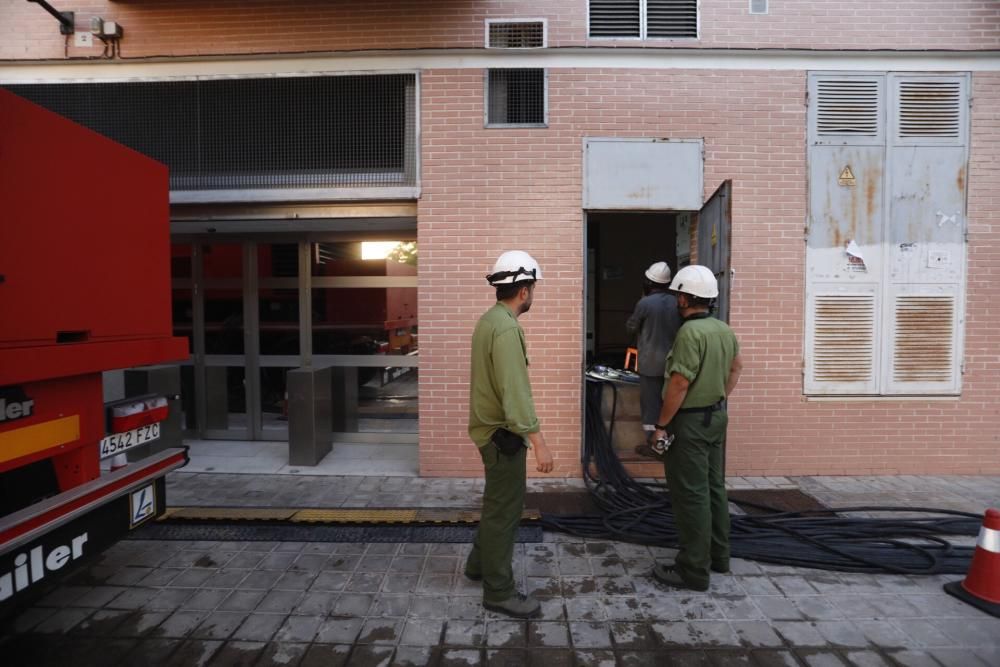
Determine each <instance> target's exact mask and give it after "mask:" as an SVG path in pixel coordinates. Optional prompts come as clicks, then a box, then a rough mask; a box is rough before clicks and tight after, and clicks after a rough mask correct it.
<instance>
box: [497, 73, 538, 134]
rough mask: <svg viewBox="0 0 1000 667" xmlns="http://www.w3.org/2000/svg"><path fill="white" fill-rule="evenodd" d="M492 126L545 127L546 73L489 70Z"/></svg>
mask: <svg viewBox="0 0 1000 667" xmlns="http://www.w3.org/2000/svg"><path fill="white" fill-rule="evenodd" d="M487 76H488V82H487V96H488V100H487V109H488V115H487V122H488V123H489V124H490V125H544V124H545V70H543V69H491V70H487Z"/></svg>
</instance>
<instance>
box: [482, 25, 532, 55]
mask: <svg viewBox="0 0 1000 667" xmlns="http://www.w3.org/2000/svg"><path fill="white" fill-rule="evenodd" d="M489 29H490V31H489V41H488V46H489V48H491V49H540V48H542V47H543V46H545V24H544V23H542V22H541V21H498V22H494V23H490V24H489Z"/></svg>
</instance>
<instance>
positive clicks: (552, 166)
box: [0, 0, 1000, 476]
mask: <svg viewBox="0 0 1000 667" xmlns="http://www.w3.org/2000/svg"><path fill="white" fill-rule="evenodd" d="M0 2H2V3H3V4H0V11H2V12H3V13H4V15H5V16H6V17H8V20H7V21H6V22H5V23H4V25H5V27H6V28H7V29H8V31H10V34H9V35H8V38H7V39H6V40H4V42H3V44H2V45H0V59H8V60H15V61H21V60H37V59H62V58H64V55H65V53H68V54H69V55H70V56H77V55H85V54H87V53H89V51H83V50H79V49H75V48H73V47H69V48H68V50H67V49H66V47H65V46H64V40H63V38H62V37H61V36H60V35H59V34H58V29H57V24H56V22H55V21H54V20H53V19H52V18H51V17H49V16H48V15H46V14H45V13H44V12H42V11H41V10H40V9H39V8H38V7H37V6H35V5H33V4H30V3H25V2H23V1H16V0H0ZM771 4H772V13H771V14H769V15H766V16H750V15H748V13H747V1H746V0H725V1H720V2H713V1H712V0H702V2H701V6H702V10H701V18H700V21H701V39H699V40H678V41H676V42H670V41H665V40H650V41H648V42H644V43H639V42H632V41H628V40H618V41H614V40H612V41H608V40H588V39H587V36H586V9H587V3H586V1H585V0H572V1H571V0H562V1H553V2H546V3H538V2H499V1H496V0H495V1H492V2H476V1H474V0H465V1H461V2H422V1H418V0H412V1H409V2H403V1H399V0H397V1H395V2H389V1H373V2H368V3H342V2H320V1H318V0H316V1H313V2H278V1H277V0H258V1H250V2H247V1H239V2H237V1H236V0H231V1H230V0H216V1H214V2H194V1H192V0H183V1H175V2H166V1H164V0H134V1H133V2H102V1H99V0H95V1H94V2H82V1H80V2H70V1H68V0H67V1H66V2H63V3H61V5H60V9H65V10H70V9H73V10H76V11H77V12H78V15H77V16H78V24H81V25H82V22H84V21H86V20H88V17H89V16H90V15H91V14H94V13H99V14H100V15H101V16H103V17H104V18H105V19H109V20H110V19H117V20H120V21H121V23H122V25H123V26H124V27H125V30H126V38H125V39H124V40H123V42H122V55H123V56H124V57H126V58H129V57H143V56H202V55H235V54H275V53H278V54H281V53H299V52H307V51H314V52H327V51H339V50H370V49H385V48H392V49H430V48H433V49H440V48H464V49H478V48H480V47H481V46H482V42H483V19H484V18H487V17H531V18H537V17H541V18H546V19H547V20H548V30H549V34H548V39H549V46H550V47H587V46H590V47H602V46H612V45H618V46H645V47H683V48H748V49H752V48H772V47H773V48H790V49H844V50H853V49H863V48H864V49H870V48H878V49H887V50H889V49H912V50H923V49H942V50H963V49H966V50H985V49H998V48H1000V5H998V3H996V2H987V1H975V0H962V1H959V2H951V3H941V2H931V1H930V0H912V1H910V2H896V3H879V2H870V1H867V2H861V1H855V0H848V1H847V2H840V3H822V2H805V1H793V2H774V3H771ZM11 19H12V20H11ZM97 50H98V51H99V49H97ZM331 57H336V56H331ZM945 57H946V56H945V55H942V58H945ZM754 62H755V61H754V59H753V57H752V56H749V55H748V56H747V67H746V69H744V70H711V69H697V70H695V69H690V70H685V69H669V70H668V69H644V70H630V69H614V68H609V69H585V68H552V69H549V71H548V77H549V78H548V95H549V98H548V117H549V123H548V127H547V128H538V129H484V127H483V70H482V69H474V68H458V67H459V66H458V65H457V64H456V68H455V69H427V70H423V71H421V72H420V98H421V99H420V114H421V148H420V150H421V187H422V190H421V197H420V200H419V209H418V240H419V246H420V277H419V285H420V287H419V311H420V313H419V317H420V342H421V351H420V460H421V474H423V475H429V476H447V475H462V476H466V475H477V474H480V473H481V464H480V463H479V460H478V456H477V455H476V452H475V449H474V448H473V446H472V445H471V443H470V442H469V440H468V437H467V435H466V432H465V423H466V417H467V412H466V411H467V391H468V389H467V378H468V359H467V357H468V350H469V337H470V334H471V331H472V328H473V325H474V323H475V320H476V318H477V317H478V316H479V314H480V313H481V312H482V311H483V310H484V309H485V308H487V307H488V306H489V305H490V304H491V303H492V293H491V290H490V288H489V287H488V285H487V284H486V282H485V280H484V279H483V276H484V275H485V273H486V271H487V269H488V268H489V266H490V265H491V263H492V261H493V259H494V258H495V257H496V255H497V254H498V253H499V252H501V251H502V250H504V249H508V248H520V249H524V250H528V251H529V252H531V253H532V254H534V255H535V256H536V258H538V260H539V261H540V263H541V265H542V267H543V271H544V274H545V278H544V280H543V282H542V283H541V285H540V287H539V289H538V292H537V295H536V303H535V306H534V307H533V309H532V311H531V312H530V314H528V315H526V316H525V318H524V319H523V320H522V322H523V324H524V327H525V330H526V333H527V338H528V346H529V356H530V359H531V373H532V381H533V386H534V388H535V391H534V393H535V398H536V402H537V404H538V406H539V413H540V417H541V420H542V424H543V430H544V432H545V434H546V436H547V438H548V440H549V443H550V446H551V448H552V449H553V452H554V454H555V458H556V465H557V467H556V473H555V474H556V475H564V476H576V475H578V474H579V448H580V441H581V437H582V434H581V428H582V422H583V420H582V396H581V392H582V380H581V377H582V363H583V347H584V341H583V329H584V320H583V318H584V304H583V287H584V272H583V271H584V215H583V211H582V209H581V188H582V161H583V157H582V140H583V138H584V137H587V136H601V137H610V136H615V137H673V138H704V142H705V174H704V182H705V195H706V197H707V196H708V195H710V194H711V193H712V191H713V190H714V189H715V188H716V187H717V186H718V185H719V184H720V183H721V182H722V181H723V180H725V179H732V181H733V256H732V262H733V267H734V269H735V271H736V279H735V285H734V289H733V297H732V317H731V319H732V323H733V326H734V328H735V329H736V331H737V334H738V335H739V337H740V339H741V343H742V346H743V351H744V357H745V364H746V373H745V376H744V379H743V381H742V382H741V384H740V387H739V389H738V390H737V393H736V394H735V396H734V398H733V400H732V401H731V415H732V421H731V427H730V444H729V456H728V472H729V473H730V474H745V475H794V474H895V473H914V474H916V473H933V474H949V473H992V474H996V473H1000V407H998V406H1000V400H998V398H997V397H998V396H1000V353H998V351H997V345H996V341H997V340H998V338H997V333H996V332H997V331H998V330H1000V305H998V304H997V299H996V297H997V295H998V294H1000V291H998V288H997V285H998V284H1000V72H998V71H997V70H1000V65H996V61H994V63H995V65H996V66H995V67H994V68H993V70H994V71H987V72H975V73H973V75H972V89H973V98H974V102H973V111H972V120H971V127H972V142H971V157H970V165H969V173H968V192H969V200H968V219H969V245H968V261H969V264H968V287H967V304H966V312H967V320H966V325H965V371H966V372H965V375H964V376H963V380H962V385H963V390H962V395H961V397H959V398H939V399H876V400H872V399H866V398H857V399H850V400H838V399H824V400H809V399H806V398H805V397H804V396H803V392H802V381H803V380H802V354H803V347H804V292H805V282H804V279H803V276H804V265H805V246H804V241H803V224H804V221H805V218H806V213H807V199H806V192H807V183H806V106H805V90H806V79H807V72H806V71H805V70H789V69H784V70H763V69H755V68H754V67H755V66H754ZM882 69H884V70H886V71H889V70H892V69H893V65H892V64H891V62H887V64H886V65H885V67H884V68H882ZM647 472H649V473H655V472H656V470H655V468H652V467H650V468H648V470H647Z"/></svg>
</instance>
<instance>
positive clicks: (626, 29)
mask: <svg viewBox="0 0 1000 667" xmlns="http://www.w3.org/2000/svg"><path fill="white" fill-rule="evenodd" d="M640 16H641V11H640V2H639V0H590V36H591V37H640V36H641V35H640V30H641V24H640Z"/></svg>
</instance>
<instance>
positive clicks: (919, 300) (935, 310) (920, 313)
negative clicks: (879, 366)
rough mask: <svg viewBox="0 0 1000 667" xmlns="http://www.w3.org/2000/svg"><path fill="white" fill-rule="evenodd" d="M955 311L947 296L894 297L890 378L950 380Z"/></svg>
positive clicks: (898, 380) (900, 379)
mask: <svg viewBox="0 0 1000 667" xmlns="http://www.w3.org/2000/svg"><path fill="white" fill-rule="evenodd" d="M954 312H955V300H954V298H952V297H950V296H901V297H898V298H897V300H896V340H895V347H896V349H895V352H894V354H893V364H892V379H893V380H895V381H896V382H951V381H952V376H953V373H954V368H953V355H952V353H953V347H954V340H953V339H954V327H953V325H952V323H953V321H954Z"/></svg>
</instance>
